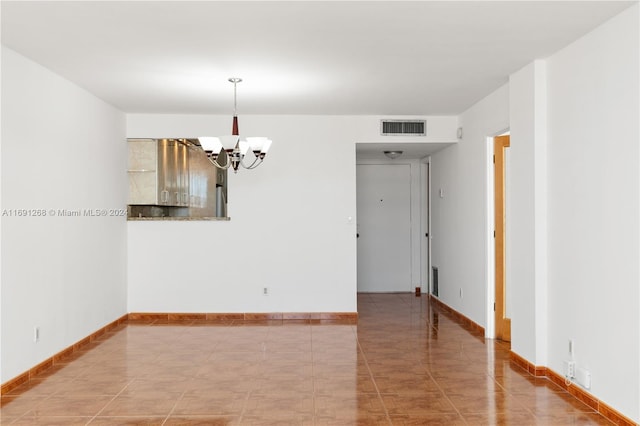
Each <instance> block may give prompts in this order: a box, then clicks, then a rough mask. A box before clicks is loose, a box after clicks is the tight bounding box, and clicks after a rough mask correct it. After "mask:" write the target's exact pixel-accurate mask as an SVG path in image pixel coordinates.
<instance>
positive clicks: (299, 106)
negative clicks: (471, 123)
mask: <svg viewBox="0 0 640 426" xmlns="http://www.w3.org/2000/svg"><path fill="white" fill-rule="evenodd" d="M633 3H635V1H566V2H565V1H495V2H488V1H481V0H475V1H407V2H403V1H373V2H369V1H318V2H313V1H284V2H276V1H257V2H248V1H229V2H223V1H102V2H100V1H64V2H63V1H43V2H36V1H6V0H3V1H2V2H1V3H0V7H1V12H0V13H1V21H2V22H1V23H2V30H1V31H2V32H1V37H2V44H4V45H5V46H7V47H9V48H11V49H13V50H15V51H17V52H18V53H20V54H22V55H24V56H26V57H28V58H30V59H32V60H34V61H35V62H38V63H40V64H42V65H44V66H45V67H47V68H49V69H50V70H52V71H54V72H56V73H58V74H59V75H61V76H63V77H65V78H66V79H68V80H70V81H72V82H74V83H76V84H77V85H79V86H81V87H83V88H85V89H87V90H88V91H90V92H92V93H93V94H95V95H96V96H98V97H100V98H102V99H103V100H105V101H106V102H108V103H110V104H112V105H114V106H115V107H117V108H118V109H120V110H122V111H124V112H129V113H136V112H147V113H182V114H229V113H231V112H232V110H233V86H232V85H231V83H229V82H228V81H227V79H228V78H229V77H242V78H243V79H244V81H243V82H242V83H240V84H239V85H238V113H239V114H240V115H242V114H331V115H334V114H335V115H343V114H346V115H456V114H459V113H461V112H463V111H464V110H466V109H467V108H469V107H470V106H471V105H473V104H474V103H476V102H477V101H479V100H480V99H482V98H483V97H485V96H486V95H488V94H489V93H491V92H492V91H494V90H495V89H497V88H498V87H500V86H501V85H503V84H504V83H506V82H507V81H508V76H509V74H511V73H513V72H514V71H517V70H518V69H520V68H521V67H523V66H525V65H526V64H528V63H529V62H531V61H532V60H534V59H537V58H545V57H547V56H549V55H551V54H552V53H554V52H556V51H558V50H559V49H561V48H562V47H564V46H566V45H567V44H569V43H571V42H572V41H573V40H576V39H577V38H579V37H580V36H582V35H583V34H585V33H587V32H589V31H590V30H591V29H593V28H594V27H596V26H597V25H599V24H600V23H602V22H604V21H605V20H607V19H609V18H610V17H612V16H614V15H616V14H618V13H619V12H620V11H622V10H623V9H624V8H626V7H629V6H630V5H631V4H633Z"/></svg>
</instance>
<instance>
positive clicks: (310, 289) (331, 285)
mask: <svg viewBox="0 0 640 426" xmlns="http://www.w3.org/2000/svg"><path fill="white" fill-rule="evenodd" d="M427 120H428V122H429V123H431V127H430V129H431V130H430V131H429V134H430V136H429V137H427V138H423V139H424V140H422V139H421V140H420V141H421V142H430V141H440V140H449V141H450V140H451V135H452V134H453V135H455V128H456V124H457V120H451V118H450V117H443V118H440V117H427ZM230 124H231V117H230V116H216V117H212V116H198V115H145V114H131V115H129V116H128V131H127V136H128V137H185V136H202V135H206V134H212V135H215V134H220V133H221V132H228V131H229V130H230ZM240 132H241V133H242V134H245V135H265V136H269V137H270V138H271V139H272V140H273V141H274V143H273V146H272V149H271V151H270V152H269V155H268V156H267V158H266V160H265V162H264V164H263V165H261V166H260V167H259V168H258V169H255V170H253V171H247V170H241V171H239V172H238V174H237V175H233V173H230V177H229V215H230V216H231V220H230V221H228V222H130V223H129V224H128V228H129V250H128V253H129V263H128V265H129V266H128V268H129V269H128V277H129V311H130V312H355V311H356V310H357V306H356V289H357V280H356V274H357V269H356V261H357V257H356V254H357V253H356V250H357V243H356V238H355V235H356V221H355V218H356V217H357V215H356V179H355V171H356V157H355V143H357V142H379V140H378V139H379V136H376V135H377V134H378V133H379V117H369V116H351V117H350V116H344V117H339V116H295V115H294V116H241V117H240ZM401 141H403V142H405V141H406V140H401ZM349 218H352V221H351V222H349ZM418 271H419V269H418ZM418 277H419V272H418ZM263 287H269V292H270V295H269V296H266V297H265V296H263V295H262V289H263Z"/></svg>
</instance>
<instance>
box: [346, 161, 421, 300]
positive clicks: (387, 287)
mask: <svg viewBox="0 0 640 426" xmlns="http://www.w3.org/2000/svg"><path fill="white" fill-rule="evenodd" d="M356 178H357V180H356V182H357V208H358V291H359V292H409V291H411V168H410V166H409V165H408V164H393V165H391V164H389V165H378V164H362V165H358V166H357V172H356Z"/></svg>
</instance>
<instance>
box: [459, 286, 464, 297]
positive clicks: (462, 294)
mask: <svg viewBox="0 0 640 426" xmlns="http://www.w3.org/2000/svg"><path fill="white" fill-rule="evenodd" d="M463 298H464V293H463V292H462V288H460V299H463Z"/></svg>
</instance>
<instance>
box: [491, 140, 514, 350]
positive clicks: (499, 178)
mask: <svg viewBox="0 0 640 426" xmlns="http://www.w3.org/2000/svg"><path fill="white" fill-rule="evenodd" d="M510 144H511V142H510V137H509V135H505V136H497V137H495V138H494V139H493V155H494V166H493V168H494V194H495V228H494V229H495V262H496V263H495V267H496V274H495V276H496V282H495V286H496V291H495V294H496V301H495V309H494V310H495V324H496V338H497V339H500V340H504V341H507V342H510V341H511V319H510V318H507V316H506V311H507V294H506V244H505V241H506V220H507V219H506V214H505V212H506V191H505V185H506V173H505V150H506V149H507V148H508V147H509V146H510Z"/></svg>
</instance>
